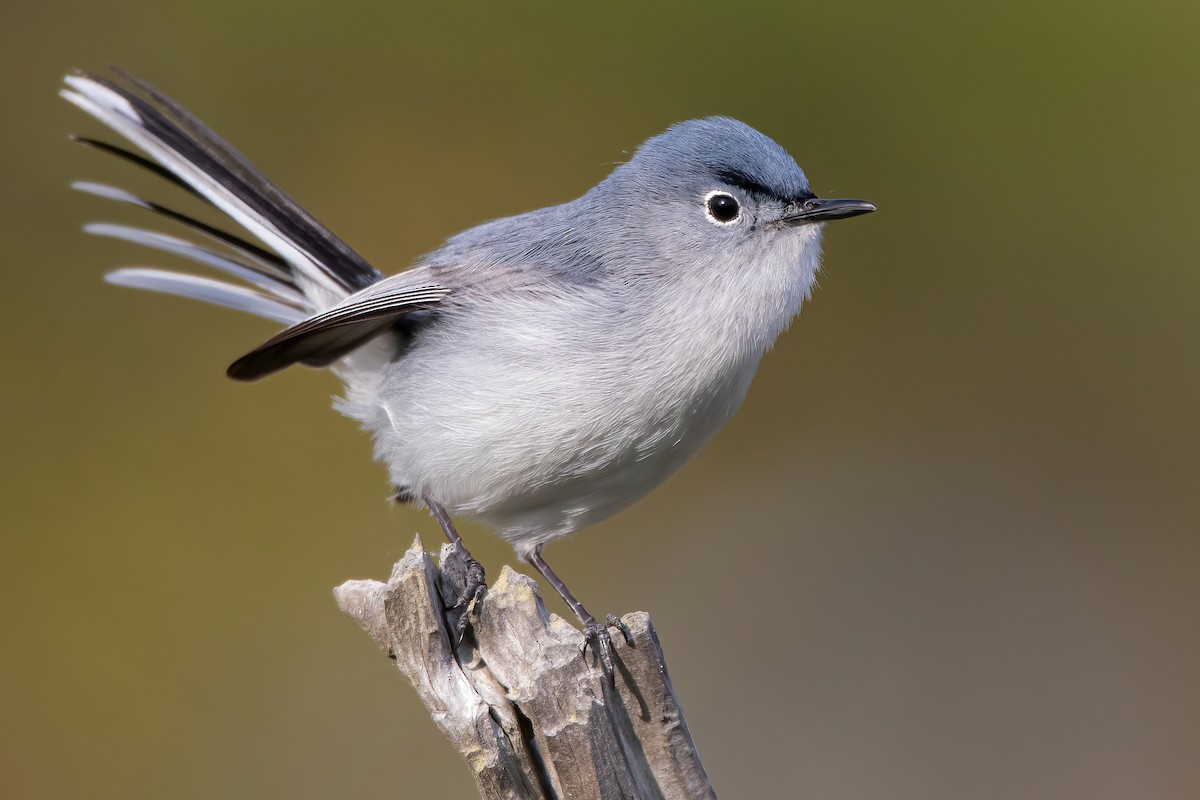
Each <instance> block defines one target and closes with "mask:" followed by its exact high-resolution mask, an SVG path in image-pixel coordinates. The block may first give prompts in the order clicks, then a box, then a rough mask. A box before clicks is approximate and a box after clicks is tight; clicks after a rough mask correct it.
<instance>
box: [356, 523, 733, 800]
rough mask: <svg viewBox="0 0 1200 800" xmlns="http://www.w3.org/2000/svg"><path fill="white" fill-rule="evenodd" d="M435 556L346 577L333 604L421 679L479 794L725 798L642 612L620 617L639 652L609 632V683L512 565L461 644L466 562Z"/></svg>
mask: <svg viewBox="0 0 1200 800" xmlns="http://www.w3.org/2000/svg"><path fill="white" fill-rule="evenodd" d="M440 562H441V567H439V566H437V565H435V564H434V562H433V559H432V558H430V556H429V554H428V553H426V552H425V550H424V549H423V548H422V546H421V542H420V539H417V541H415V542H414V543H413V546H412V548H410V549H409V551H408V552H407V553H405V555H404V557H403V558H402V559H401V560H400V561H399V562H397V563H396V565H395V567H394V568H393V569H392V576H391V578H390V579H389V580H388V582H387V583H386V584H383V583H379V582H378V581H370V580H367V581H347V582H346V583H344V584H342V585H341V586H339V587H338V588H337V589H335V590H334V596H335V598H336V599H337V603H338V606H339V607H340V608H341V609H342V611H343V612H344V613H345V614H347V615H348V616H350V617H352V618H353V619H354V620H355V621H357V622H358V624H359V625H360V626H362V628H363V630H365V631H366V632H367V633H368V634H369V635H370V636H371V638H372V639H374V640H375V642H376V644H378V645H379V647H380V649H381V650H383V652H384V653H386V654H387V655H388V656H389V657H391V658H393V659H395V661H396V666H397V667H399V669H400V671H401V672H402V673H404V674H405V675H406V676H408V678H409V679H410V680H411V681H412V683H413V686H414V687H415V688H416V690H417V694H418V695H419V696H420V698H421V700H422V702H424V703H425V706H426V707H427V708H428V709H429V713H430V715H431V716H432V718H433V721H434V722H435V723H436V724H437V725H438V727H440V728H441V729H442V731H443V732H445V734H446V735H447V736H448V737H449V739H450V741H451V743H452V744H453V745H454V747H455V748H456V749H457V750H458V752H459V753H460V754H462V756H463V757H464V758H465V759H466V761H467V765H468V766H469V767H470V769H471V772H472V774H473V775H474V776H475V780H476V783H477V784H478V786H479V793H480V796H481V797H482V798H485V800H493V798H513V799H514V800H515V799H517V798H520V799H521V800H525V798H537V799H538V800H543V799H544V800H554V799H556V798H573V799H578V800H592V799H593V798H594V799H595V800H600V799H601V798H603V799H604V800H608V798H639V800H640V799H641V798H653V799H657V798H661V799H662V800H675V798H715V797H716V795H715V793H714V792H713V789H712V786H711V785H710V784H709V782H708V777H707V776H706V775H705V773H704V767H703V766H702V765H701V763H700V758H699V756H698V755H697V754H696V749H695V746H694V745H693V744H692V738H691V735H690V734H689V733H688V729H687V724H686V723H685V722H684V719H683V712H682V711H681V710H680V708H679V703H678V701H677V700H676V698H675V694H674V691H673V690H672V688H671V681H670V678H669V676H668V675H667V668H666V664H665V663H664V661H663V654H662V648H661V647H660V646H659V642H658V636H657V634H656V633H655V631H654V626H653V625H652V624H651V622H650V617H649V616H648V615H647V614H645V613H643V612H638V613H634V614H628V615H626V616H625V617H624V621H625V624H627V625H628V626H629V628H630V631H631V633H632V635H633V641H634V646H633V647H629V646H627V645H626V644H625V642H624V641H623V640H622V638H621V637H619V636H618V637H615V638H614V643H613V644H614V650H615V652H614V661H615V663H616V665H617V675H616V686H615V687H611V686H609V684H608V682H607V681H605V680H604V679H603V677H602V675H601V672H600V669H599V667H598V666H595V665H594V664H593V663H592V662H593V659H591V658H588V659H586V660H585V659H584V658H582V657H581V655H580V653H581V650H582V647H583V634H582V633H581V632H580V631H579V630H578V629H577V628H575V627H574V626H572V625H571V624H569V623H568V622H567V621H566V620H563V619H561V618H559V617H558V616H556V615H554V614H549V613H547V611H546V609H545V606H543V605H542V600H541V597H540V596H539V595H538V591H537V584H536V582H534V581H533V580H532V579H531V578H529V577H526V576H525V575H521V574H520V573H517V572H514V571H513V570H512V569H510V568H508V567H507V566H506V567H504V568H503V569H502V570H501V571H500V576H499V578H498V579H497V580H496V581H495V583H493V584H492V585H491V586H490V587H489V588H488V591H487V594H486V596H485V597H484V599H483V602H482V603H481V604H480V605H479V607H478V608H476V609H475V617H474V619H473V622H472V630H473V632H474V637H472V636H468V637H467V640H466V641H464V642H463V643H461V644H459V645H458V646H457V647H455V646H453V645H452V643H451V638H450V637H451V634H450V632H451V631H453V630H454V622H455V612H453V611H451V610H449V609H451V607H452V606H453V604H454V598H456V597H458V595H459V592H460V591H461V588H462V585H463V574H464V563H463V562H464V559H463V558H462V556H461V554H460V553H459V551H458V550H457V549H455V548H454V547H452V546H451V545H444V546H443V547H442V552H441V558H440Z"/></svg>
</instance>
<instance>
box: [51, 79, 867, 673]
mask: <svg viewBox="0 0 1200 800" xmlns="http://www.w3.org/2000/svg"><path fill="white" fill-rule="evenodd" d="M64 82H65V86H64V87H63V88H62V90H61V92H60V94H61V95H62V97H64V98H65V99H66V100H68V101H69V102H71V103H72V104H74V105H75V106H77V107H78V108H80V109H82V110H83V111H84V112H86V113H87V114H89V115H91V116H92V117H94V118H95V119H96V120H98V121H99V122H101V123H103V124H104V125H106V126H107V127H108V128H110V129H111V130H112V131H114V132H115V133H117V134H118V135H120V136H121V137H123V138H124V139H125V140H127V141H128V142H129V143H130V144H132V145H133V147H135V148H136V150H137V151H140V152H135V151H134V150H130V149H126V148H125V147H122V146H118V145H114V144H111V143H108V142H105V141H102V140H99V139H96V138H91V137H82V136H80V137H73V138H75V139H76V140H77V141H79V142H81V143H83V144H86V145H89V146H91V147H94V148H97V149H99V150H101V151H104V152H106V153H109V154H112V155H115V156H117V157H119V158H122V159H124V160H126V161H129V162H132V163H134V164H136V165H138V166H140V167H143V168H145V169H148V170H150V171H151V172H154V173H156V174H157V175H159V176H161V177H162V178H164V179H166V180H167V181H169V182H171V183H173V184H176V185H177V186H179V187H182V188H183V189H185V190H186V191H187V192H189V193H190V194H191V195H194V196H195V197H196V198H199V199H200V200H201V201H203V202H205V203H207V204H208V205H210V206H214V207H216V208H217V209H219V210H220V211H222V212H224V213H225V214H226V215H227V216H228V217H229V218H230V219H231V220H232V221H233V222H234V223H236V224H237V225H239V226H240V227H241V228H242V229H243V232H242V233H240V234H232V233H229V232H227V231H225V230H223V229H220V228H217V227H215V226H211V225H208V224H205V223H203V222H201V221H199V220H197V219H196V218H195V217H194V216H191V215H188V214H185V213H182V212H179V211H176V210H174V209H172V208H169V207H167V206H163V205H161V204H159V203H156V202H152V201H149V200H146V199H143V198H142V197H140V196H138V195H134V194H132V193H129V192H126V191H124V190H121V189H118V188H115V187H112V186H109V185H105V184H98V183H94V182H77V183H75V184H73V187H74V188H75V189H78V190H81V191H83V192H85V193H89V194H92V195H97V196H100V197H102V198H107V199H109V200H114V201H118V202H122V203H127V204H132V205H134V206H138V207H141V208H143V209H148V210H150V211H153V212H156V213H157V214H159V215H160V216H161V217H165V218H167V219H170V220H172V221H173V222H175V223H177V224H179V225H181V226H182V227H183V228H184V229H187V230H189V231H190V233H191V234H194V236H193V237H192V238H186V239H185V238H180V237H177V236H174V235H169V234H166V233H162V232H159V231H157V230H151V229H144V228H137V227H131V226H126V225H116V224H109V223H91V224H88V225H86V226H85V230H86V231H87V232H89V233H91V234H95V235H99V236H105V237H111V238H116V239H121V240H125V241H127V242H130V243H133V244H137V245H141V246H144V247H148V248H151V249H153V250H158V251H161V252H166V253H171V254H175V255H180V256H183V257H185V258H188V259H191V260H192V261H195V262H197V263H199V264H201V265H203V266H205V267H207V268H209V269H210V270H213V271H216V272H218V273H224V276H225V277H227V278H232V279H234V280H235V281H236V282H229V281H228V280H217V279H214V278H213V277H209V276H207V275H193V274H185V273H181V272H172V271H167V270H160V269H148V268H122V269H117V270H115V271H113V272H110V273H108V274H107V276H106V280H107V281H108V282H110V283H112V284H117V285H120V286H126V287H132V288H137V289H145V290H151V291H155V292H161V293H166V294H173V295H179V296H183V297H187V298H192V299H198V300H202V301H205V302H208V303H211V304H215V305H219V306H226V307H229V308H233V309H237V310H240V311H243V312H248V313H250V314H253V315H256V316H259V317H263V318H265V319H268V320H271V321H274V322H276V323H278V324H280V325H283V326H285V327H283V329H282V330H280V331H279V332H278V333H277V334H275V335H274V336H272V337H271V338H269V339H267V340H266V341H265V342H263V343H262V344H260V345H259V346H257V347H255V348H254V349H252V350H250V351H249V352H248V353H246V354H245V355H243V356H241V357H240V358H238V359H237V360H236V361H234V362H233V363H232V364H231V365H230V366H229V368H228V371H227V374H228V376H229V377H230V378H233V379H234V380H238V381H254V380H257V379H259V378H263V377H265V376H268V375H271V374H273V373H275V372H278V371H279V370H282V369H284V368H286V367H289V366H292V365H296V364H302V365H307V366H311V367H323V368H328V369H330V370H332V371H333V373H334V374H335V375H336V376H337V377H338V378H339V379H340V380H341V381H342V383H343V385H344V394H343V395H342V396H341V397H340V398H339V399H337V400H336V401H335V407H336V409H337V410H338V411H340V412H341V413H342V414H344V415H346V416H348V417H350V418H352V419H354V420H356V421H358V422H359V423H360V424H361V425H362V427H363V428H364V429H365V430H366V431H367V432H368V433H369V434H370V436H371V438H372V440H373V442H374V455H375V458H376V459H377V460H378V461H380V462H381V463H382V464H383V466H384V467H385V468H386V470H387V473H388V477H389V480H390V482H391V486H392V487H394V497H395V498H396V500H397V501H399V502H403V503H409V504H414V505H417V506H425V507H426V508H427V509H428V510H429V512H430V513H432V515H433V517H434V518H435V519H436V521H437V523H438V524H439V526H440V527H441V529H442V531H443V532H444V534H445V536H446V537H447V539H448V540H449V541H450V542H451V543H452V544H454V545H455V546H458V547H460V548H462V552H463V554H464V555H465V557H466V563H467V565H468V569H467V585H466V587H465V589H464V590H463V592H462V595H461V596H460V597H459V598H458V599H457V603H456V607H457V608H460V609H461V610H463V611H464V613H462V616H461V618H460V620H459V622H458V623H457V624H458V626H459V636H460V641H461V637H462V635H463V634H464V632H465V631H464V629H465V626H466V625H467V618H468V614H467V613H465V610H467V609H469V608H474V607H476V606H477V604H478V603H479V602H486V588H485V587H486V584H485V580H484V578H485V575H484V570H483V567H482V566H481V565H480V564H479V562H478V561H476V560H475V559H474V558H473V557H472V556H471V555H470V553H469V551H468V550H467V549H466V546H465V544H464V543H463V541H462V538H461V537H460V536H459V534H458V531H457V528H456V526H455V524H454V520H456V519H460V518H464V519H469V520H473V521H476V522H479V523H481V524H482V525H483V526H485V527H487V528H490V529H491V530H493V531H494V532H496V533H498V534H499V535H500V536H502V537H503V538H504V539H506V540H507V541H508V542H509V543H510V544H511V545H512V546H513V548H514V550H515V553H516V555H517V557H518V558H519V559H520V560H522V561H526V562H528V563H530V564H531V565H532V566H533V567H534V568H535V569H536V570H537V571H538V572H539V573H540V574H541V575H542V576H543V577H544V578H545V579H546V581H547V582H548V583H549V584H550V585H551V586H552V587H553V588H554V589H555V590H556V591H557V592H558V593H559V595H560V596H561V597H562V599H563V601H564V602H565V603H566V604H567V605H568V606H569V607H570V608H571V609H572V611H573V612H574V613H575V614H576V616H577V617H578V618H579V620H580V622H581V623H582V625H583V629H584V636H585V645H584V652H585V654H586V650H587V647H588V646H589V645H591V646H592V647H593V648H594V649H595V652H596V654H597V656H598V658H599V659H600V661H601V662H602V667H603V669H604V671H605V673H606V674H607V675H609V676H610V677H611V675H612V672H613V661H612V659H613V647H612V638H611V637H612V635H611V633H610V632H609V631H610V629H614V630H618V631H620V632H621V633H622V634H623V635H624V636H625V638H626V640H627V641H628V640H629V631H628V629H627V628H625V627H624V623H622V622H621V621H620V620H619V619H618V618H617V617H615V616H614V615H611V614H610V615H607V616H606V617H605V618H604V619H603V620H598V619H597V618H596V617H595V616H593V615H592V614H591V613H590V612H589V611H588V610H587V609H586V608H585V607H584V606H583V604H582V603H581V602H580V601H579V600H578V599H577V598H576V597H575V596H574V594H572V592H571V591H570V590H569V589H568V588H567V586H566V584H565V583H564V582H563V581H562V580H561V579H560V578H559V576H558V575H557V574H556V573H555V572H554V570H552V569H551V568H550V566H549V565H548V564H547V563H546V560H545V558H544V557H543V554H542V550H543V547H544V546H545V545H547V544H548V543H550V542H553V541H555V540H557V539H560V538H562V537H564V536H567V535H569V534H572V533H576V532H578V531H580V530H583V529H585V528H587V527H589V526H591V525H593V524H595V523H597V522H600V521H601V520H604V519H607V518H609V517H611V516H613V515H614V514H617V513H618V512H620V511H622V510H624V509H625V508H627V507H628V506H630V505H632V504H633V503H634V502H636V501H637V500H639V499H640V498H642V497H643V496H644V495H646V494H647V493H648V492H650V491H651V490H652V489H654V488H655V487H657V486H658V485H660V484H661V483H662V482H663V481H665V480H666V479H667V478H668V477H670V476H671V475H672V474H673V473H675V472H676V470H678V469H679V468H680V467H681V466H682V465H683V464H684V463H685V462H687V461H688V460H689V459H691V458H692V457H693V456H694V455H695V454H696V453H697V452H698V451H699V450H700V449H701V447H702V446H703V445H704V444H705V443H706V442H708V441H709V440H710V439H711V438H712V436H713V435H714V434H715V433H716V432H717V431H718V430H719V429H720V428H721V427H722V425H724V424H725V422H726V421H727V420H729V418H730V417H731V416H732V415H733V414H734V412H735V411H737V409H738V407H739V406H740V405H741V403H742V400H743V398H744V397H745V395H746V392H747V390H748V388H749V386H750V383H751V379H752V378H753V377H754V374H755V372H756V370H757V368H758V365H759V362H760V359H761V358H762V356H763V355H764V353H766V351H767V350H768V349H769V348H770V347H771V346H772V345H773V344H774V342H775V341H776V339H777V337H778V336H779V335H780V334H781V333H782V332H783V331H784V330H785V329H786V328H787V327H788V326H789V324H790V322H791V320H792V319H793V317H795V316H796V314H797V313H798V312H799V310H800V307H801V304H802V303H803V302H804V301H806V300H807V299H809V297H810V295H811V292H812V289H813V286H814V283H815V280H816V275H817V272H818V269H819V267H820V263H821V239H822V232H823V229H824V226H825V223H827V222H830V221H833V220H839V219H845V218H849V217H854V216H858V215H862V214H867V213H870V212H872V211H875V206H874V205H873V204H872V203H869V202H867V201H864V200H857V199H828V198H821V197H818V196H817V195H816V194H814V193H813V191H812V190H811V188H810V186H809V182H808V179H807V177H806V176H805V173H804V172H803V171H802V170H801V168H800V167H799V166H798V165H797V163H796V161H795V160H794V159H793V158H792V156H791V155H789V154H788V152H787V151H786V150H785V149H784V148H783V147H781V146H780V145H779V144H777V143H776V142H775V141H774V140H772V139H770V138H769V137H767V136H766V135H764V134H762V133H760V132H759V131H758V130H756V129H754V128H752V127H750V126H749V125H747V124H745V123H743V122H740V121H737V120H735V119H732V118H729V117H720V116H714V117H707V118H700V119H692V120H688V121H684V122H679V123H677V124H675V125H673V126H671V127H669V128H668V129H667V130H666V131H665V132H663V133H661V134H659V135H657V136H654V137H652V138H650V139H648V140H647V141H645V142H644V143H643V144H642V145H641V146H639V147H638V148H637V149H636V150H635V151H634V153H633V155H632V156H631V157H630V158H629V159H628V160H627V161H625V162H623V163H619V164H617V165H616V166H615V168H614V169H613V170H612V171H611V173H610V174H609V175H608V176H607V177H605V178H604V179H603V180H601V181H600V182H599V183H598V184H596V185H595V186H593V187H592V188H591V189H589V190H587V191H586V192H585V193H583V194H582V195H581V196H579V197H578V198H577V199H574V200H571V201H569V202H565V203H560V204H558V205H551V206H548V207H545V208H541V209H538V210H534V211H528V212H525V213H520V214H516V215H514V216H510V217H506V218H503V219H497V220H493V221H490V222H486V223H483V224H481V225H478V226H476V227H472V228H470V229H468V230H465V231H463V232H462V233H459V234H457V235H455V236H452V237H450V238H449V239H448V240H447V241H446V242H445V243H444V244H442V245H441V246H440V247H438V248H437V249H435V250H433V251H432V252H430V253H429V254H427V255H425V256H424V257H422V258H420V259H418V260H417V261H416V263H414V264H413V265H412V266H411V267H409V268H408V269H406V270H404V271H402V272H399V273H397V274H395V275H392V276H390V277H385V275H384V274H383V273H381V272H380V271H379V270H378V269H376V268H375V267H374V266H372V265H371V264H369V263H368V262H367V261H366V260H365V259H364V258H363V257H362V256H360V255H359V254H358V253H356V252H355V251H354V250H352V249H351V248H350V247H349V246H348V245H347V244H346V243H344V242H343V241H342V240H341V239H340V238H338V237H337V236H336V235H334V234H333V233H332V232H331V231H330V230H328V229H327V228H326V227H324V226H323V225H321V224H320V223H319V222H317V221H316V220H315V219H314V218H313V217H312V216H311V215H309V214H308V213H307V212H306V211H304V210H303V209H302V208H301V207H300V206H299V205H298V204H297V203H296V202H295V201H294V200H292V199H291V198H290V197H289V196H288V195H286V194H285V193H284V192H283V191H282V190H281V189H279V188H278V187H277V186H276V185H275V184H274V183H272V182H271V181H270V180H268V179H267V178H266V176H264V175H263V174H262V173H261V172H260V171H259V170H258V169H257V168H255V167H254V166H253V165H252V164H251V163H250V162H249V161H248V160H247V159H246V158H245V157H243V156H242V155H241V154H240V153H238V152H237V151H236V150H234V149H233V147H231V146H230V145H229V144H227V143H226V142H225V141H224V140H223V139H221V138H220V137H219V136H218V135H217V134H216V133H214V132H213V131H212V130H211V129H209V128H208V126H206V125H205V124H204V123H203V122H201V121H200V120H199V119H197V118H196V117H195V116H194V115H192V114H191V113H190V112H189V111H187V110H185V109H184V108H183V107H182V106H181V105H179V104H178V103H176V102H175V101H174V100H172V99H171V98H170V97H168V96H167V95H165V94H163V93H162V92H161V91H159V90H158V89H156V88H154V87H153V86H151V85H150V84H148V83H146V82H144V81H142V80H140V79H138V78H136V77H134V76H132V75H130V74H128V73H126V72H124V71H122V70H120V69H117V68H113V69H111V70H108V71H105V72H104V73H103V74H93V73H86V72H82V71H76V72H73V73H71V74H69V75H68V76H66V78H65V79H64ZM468 191H469V187H468ZM196 237H198V239H197V238H196ZM198 241H199V242H202V243H198Z"/></svg>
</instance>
